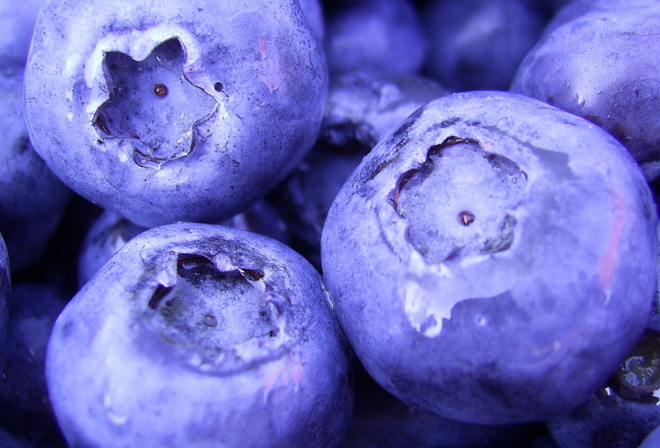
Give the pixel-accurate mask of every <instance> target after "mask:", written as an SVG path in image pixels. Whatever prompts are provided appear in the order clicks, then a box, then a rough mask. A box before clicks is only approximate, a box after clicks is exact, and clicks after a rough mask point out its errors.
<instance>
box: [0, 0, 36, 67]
mask: <svg viewBox="0 0 660 448" xmlns="http://www.w3.org/2000/svg"><path fill="white" fill-rule="evenodd" d="M44 3H45V0H23V1H20V2H19V1H16V0H3V1H2V2H0V29H2V35H1V36H0V71H1V70H2V69H4V68H6V67H15V68H23V67H24V66H25V60H26V59H27V54H28V49H29V48H30V41H31V40H32V30H33V29H34V23H35V21H36V20H37V13H38V12H39V8H41V6H42V5H43V4H44Z"/></svg>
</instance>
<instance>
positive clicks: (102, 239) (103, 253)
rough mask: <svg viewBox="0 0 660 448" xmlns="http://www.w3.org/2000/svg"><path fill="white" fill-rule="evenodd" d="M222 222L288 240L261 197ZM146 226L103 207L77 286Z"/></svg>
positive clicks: (88, 239)
mask: <svg viewBox="0 0 660 448" xmlns="http://www.w3.org/2000/svg"><path fill="white" fill-rule="evenodd" d="M221 225H225V226H229V227H234V228H237V229H241V230H246V231H248V232H254V233H258V234H260V235H265V236H267V237H270V238H273V239H276V240H277V241H279V242H281V243H284V244H287V242H288V232H287V231H286V224H284V222H283V221H282V218H280V216H279V214H278V213H277V211H276V210H275V208H274V207H273V206H272V205H270V204H269V203H268V202H266V201H265V200H259V201H257V202H255V203H254V205H252V207H250V208H249V209H248V210H246V211H245V212H243V213H239V214H238V215H236V216H234V217H232V218H231V219H229V220H227V221H224V222H222V223H221ZM145 230H147V228H146V227H142V226H138V225H136V224H133V223H132V222H131V221H129V220H127V219H126V218H124V217H122V216H121V215H119V214H117V213H115V212H111V211H108V210H106V211H104V212H103V213H101V214H100V216H99V217H98V218H97V219H96V220H95V221H94V223H93V224H92V225H91V226H90V228H89V230H88V231H87V234H86V235H85V238H84V240H83V242H82V247H81V249H80V256H79V257H78V266H77V267H78V269H77V274H78V275H77V278H78V286H80V287H82V286H83V285H84V284H85V283H87V281H89V279H90V278H92V277H93V276H94V274H96V272H98V270H99V269H101V267H102V266H103V265H104V264H105V263H106V262H107V261H108V260H109V259H110V258H111V257H112V256H113V255H114V254H115V253H117V252H118V251H119V250H120V249H121V248H122V247H124V245H125V244H126V242H127V241H129V240H130V239H131V238H133V237H135V236H137V235H139V234H140V233H142V232H144V231H145Z"/></svg>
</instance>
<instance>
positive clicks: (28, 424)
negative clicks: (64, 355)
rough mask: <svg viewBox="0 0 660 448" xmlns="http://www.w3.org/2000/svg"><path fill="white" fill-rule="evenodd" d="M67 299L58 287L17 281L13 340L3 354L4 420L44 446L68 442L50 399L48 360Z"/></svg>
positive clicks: (0, 416) (0, 415) (0, 419)
mask: <svg viewBox="0 0 660 448" xmlns="http://www.w3.org/2000/svg"><path fill="white" fill-rule="evenodd" d="M66 299H68V297H67V296H66V295H65V293H64V291H62V290H61V289H60V288H58V287H55V286H50V285H45V284H36V283H17V284H15V285H14V286H13V288H12V307H11V311H10V317H9V325H8V334H7V343H6V345H5V350H4V351H3V352H2V355H1V356H0V403H2V406H1V408H0V409H1V411H0V425H1V426H2V427H4V428H9V429H11V430H12V431H14V432H15V433H16V434H20V435H21V436H22V437H24V438H25V439H27V440H29V441H30V442H32V443H34V444H35V445H36V446H41V447H46V446H62V445H64V439H63V437H62V435H61V433H60V431H59V428H58V426H57V422H56V421H55V416H54V415H53V411H52V408H51V406H50V400H49V398H48V390H47V388H46V377H45V375H44V362H45V357H46V346H47V344H48V338H49V336H50V332H51V329H52V327H53V324H54V323H55V319H56V318H57V316H58V315H59V313H60V312H61V311H62V308H64V305H65V303H66ZM2 446H4V445H2Z"/></svg>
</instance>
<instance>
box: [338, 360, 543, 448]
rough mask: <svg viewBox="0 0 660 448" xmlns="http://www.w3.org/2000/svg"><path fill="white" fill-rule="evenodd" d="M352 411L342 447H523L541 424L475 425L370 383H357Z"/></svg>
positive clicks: (357, 378)
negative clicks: (411, 402)
mask: <svg viewBox="0 0 660 448" xmlns="http://www.w3.org/2000/svg"><path fill="white" fill-rule="evenodd" d="M359 379H360V370H357V371H356V383H357V384H356V396H355V410H354V412H353V419H352V420H351V425H350V427H349V430H348V433H347V435H346V437H345V438H344V440H343V441H342V444H341V445H340V446H341V447H342V448H384V447H416V448H438V447H442V448H487V447H490V448H502V447H527V442H528V441H529V440H531V438H532V437H533V436H534V435H536V434H537V433H541V432H544V431H543V425H542V424H539V423H536V424H524V425H475V424H471V423H461V422H457V421H454V420H450V419H447V418H444V417H440V416H438V415H434V414H432V413H429V412H425V411H422V410H420V409H416V408H413V407H410V406H407V405H406V404H405V403H403V402H402V401H400V400H398V399H396V398H395V397H393V396H392V395H390V394H388V393H387V392H385V391H384V390H383V389H382V388H380V387H378V386H377V385H376V384H375V383H374V381H373V380H371V381H369V382H365V381H364V379H365V378H362V382H361V383H358V380H359Z"/></svg>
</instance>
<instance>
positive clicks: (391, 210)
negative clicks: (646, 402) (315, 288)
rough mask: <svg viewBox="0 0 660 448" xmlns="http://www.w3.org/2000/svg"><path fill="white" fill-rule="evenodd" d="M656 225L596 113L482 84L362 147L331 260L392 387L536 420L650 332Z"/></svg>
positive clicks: (634, 174) (484, 415)
mask: <svg viewBox="0 0 660 448" xmlns="http://www.w3.org/2000/svg"><path fill="white" fill-rule="evenodd" d="M448 172H450V173H451V174H447V173H448ZM655 226H656V215H655V207H654V205H653V201H652V198H651V193H650V191H649V188H648V186H647V184H646V182H645V180H644V178H643V176H642V174H641V172H640V170H639V168H638V166H637V165H636V164H635V162H634V160H633V159H632V158H631V157H630V155H629V153H628V152H627V151H626V150H625V148H623V147H622V146H621V145H620V144H619V143H618V142H617V141H616V140H615V139H613V138H612V137H611V136H609V135H608V134H607V133H605V132H604V131H603V130H602V129H600V128H598V127H596V126H594V125H592V124H591V123H589V122H587V121H585V120H583V119H581V118H578V117H575V116H573V115H571V114H568V113H566V112H563V111H561V110H559V109H556V108H554V107H551V106H548V105H546V104H543V103H541V102H539V101H537V100H533V99H530V98H527V97H524V96H522V95H514V94H510V93H506V92H470V93H464V94H454V95H449V96H446V97H442V98H439V99H437V100H435V101H433V102H431V103H430V104H429V105H427V106H425V107H423V108H421V109H420V110H419V111H418V112H416V113H415V114H413V115H411V117H409V118H408V119H407V120H406V122H404V123H403V124H402V126H401V127H399V128H398V129H397V130H396V131H395V132H393V133H391V134H390V135H389V136H386V137H385V138H384V139H383V140H381V142H380V143H379V144H378V145H377V146H376V147H375V148H374V149H373V150H372V152H371V153H370V154H369V155H368V156H367V157H365V159H364V160H363V162H362V163H361V165H360V166H359V167H358V168H357V170H356V171H355V172H354V174H353V175H352V176H351V177H350V178H349V179H348V180H347V182H346V184H345V185H344V187H343V188H342V190H341V191H340V192H339V194H338V196H337V198H336V199H335V201H334V202H333V205H332V207H331V208H330V211H329V213H328V217H327V219H326V224H325V227H324V229H323V235H322V246H321V260H322V264H323V272H324V276H325V279H326V284H327V286H328V290H329V292H330V294H331V296H332V298H333V300H334V302H335V307H336V310H337V315H338V317H339V319H340V322H341V324H342V326H343V328H344V331H345V333H346V335H347V337H348V339H349V341H350V343H351V345H352V346H353V348H354V349H355V352H356V354H357V355H358V357H359V358H360V360H361V361H362V363H363V364H364V366H365V367H366V369H367V370H368V371H369V373H370V374H371V375H372V376H373V377H374V379H376V381H378V382H379V383H380V384H381V385H382V386H383V387H384V388H385V389H386V390H388V391H389V392H390V393H392V394H393V395H395V396H397V397H398V398H399V399H401V400H403V401H404V402H406V403H407V404H409V405H413V406H417V407H420V408H422V409H425V410H428V411H432V412H435V413H438V414H439V415H443V416H446V417H449V418H453V419H456V420H461V421H466V422H473V423H515V422H525V421H536V420H544V419H547V418H549V417H551V416H555V415H558V414H560V413H563V412H567V411H568V410H570V409H571V408H573V407H575V406H577V405H578V404H580V403H581V402H583V401H585V400H586V399H587V398H588V397H589V395H590V394H591V392H593V391H594V390H595V389H597V388H598V387H599V386H600V385H601V384H603V383H604V381H605V380H606V379H607V377H608V375H609V374H610V372H612V371H613V370H614V369H615V367H616V366H617V364H618V362H619V361H620V360H621V359H622V358H623V357H624V356H625V355H626V354H627V353H628V352H629V350H630V349H631V348H632V346H633V344H634V343H635V341H636V339H637V337H638V336H639V335H640V333H641V331H642V330H643V328H644V325H645V322H646V317H647V315H648V310H649V307H650V303H651V300H652V298H653V294H654V290H655V263H656V242H655V241H656V237H655V231H656V228H655Z"/></svg>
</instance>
